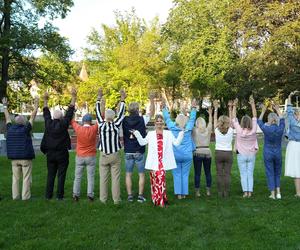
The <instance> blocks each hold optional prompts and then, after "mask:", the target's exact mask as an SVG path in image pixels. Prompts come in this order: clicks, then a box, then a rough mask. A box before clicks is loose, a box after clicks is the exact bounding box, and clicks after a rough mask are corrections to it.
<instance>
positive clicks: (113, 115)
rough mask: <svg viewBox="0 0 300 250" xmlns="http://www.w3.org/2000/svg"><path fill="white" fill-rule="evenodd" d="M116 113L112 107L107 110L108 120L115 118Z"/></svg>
mask: <svg viewBox="0 0 300 250" xmlns="http://www.w3.org/2000/svg"><path fill="white" fill-rule="evenodd" d="M115 115H116V113H115V111H113V110H112V109H107V110H105V119H106V120H113V119H114V118H115Z"/></svg>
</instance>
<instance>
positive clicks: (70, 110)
mask: <svg viewBox="0 0 300 250" xmlns="http://www.w3.org/2000/svg"><path fill="white" fill-rule="evenodd" d="M71 95H72V100H71V103H70V105H69V108H68V110H67V112H66V115H65V117H64V120H65V121H66V122H67V123H68V126H69V124H70V122H71V120H72V119H73V115H74V110H75V103H76V99H77V91H76V89H75V88H72V92H71Z"/></svg>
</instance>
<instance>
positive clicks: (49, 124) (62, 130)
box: [41, 106, 75, 154]
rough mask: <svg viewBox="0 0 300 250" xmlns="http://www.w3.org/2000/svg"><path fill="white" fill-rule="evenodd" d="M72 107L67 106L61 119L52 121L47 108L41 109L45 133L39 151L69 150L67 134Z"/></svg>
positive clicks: (45, 152)
mask: <svg viewBox="0 0 300 250" xmlns="http://www.w3.org/2000/svg"><path fill="white" fill-rule="evenodd" d="M74 109H75V108H74V106H69V108H68V110H67V112H66V115H65V116H64V117H63V118H62V119H60V120H59V119H52V118H51V113H50V110H49V108H44V109H43V116H44V120H45V133H44V136H43V139H42V142H41V151H42V152H43V153H44V154H47V152H48V151H63V150H68V149H71V140H70V135H69V132H68V128H69V125H70V122H71V120H72V118H73V114H74Z"/></svg>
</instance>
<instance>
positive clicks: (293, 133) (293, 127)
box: [287, 105, 300, 141]
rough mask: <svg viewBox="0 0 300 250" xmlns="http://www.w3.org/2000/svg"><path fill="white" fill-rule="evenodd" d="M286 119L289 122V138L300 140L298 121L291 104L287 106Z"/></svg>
mask: <svg viewBox="0 0 300 250" xmlns="http://www.w3.org/2000/svg"><path fill="white" fill-rule="evenodd" d="M287 119H288V124H289V134H288V136H289V140H290V141H300V121H297V120H296V118H295V116H294V110H293V107H292V105H288V106H287Z"/></svg>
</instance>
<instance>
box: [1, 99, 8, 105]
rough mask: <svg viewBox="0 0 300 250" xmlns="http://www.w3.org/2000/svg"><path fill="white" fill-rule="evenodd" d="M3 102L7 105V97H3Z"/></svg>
mask: <svg viewBox="0 0 300 250" xmlns="http://www.w3.org/2000/svg"><path fill="white" fill-rule="evenodd" d="M2 104H3V105H7V98H6V97H3V98H2Z"/></svg>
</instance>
